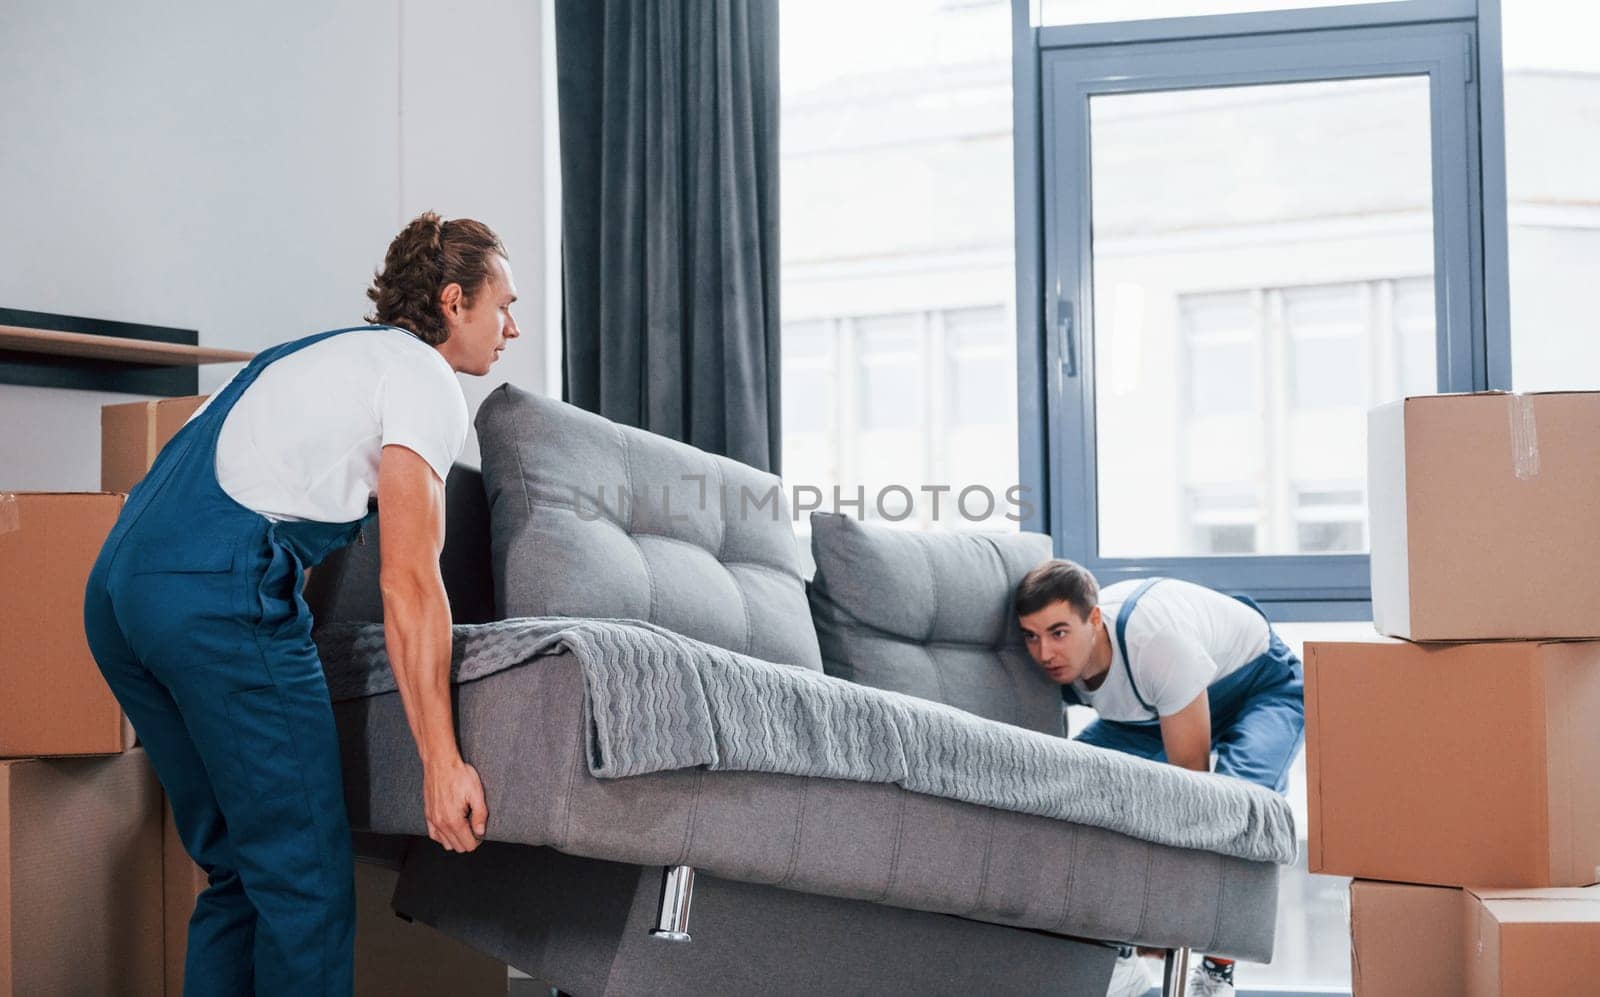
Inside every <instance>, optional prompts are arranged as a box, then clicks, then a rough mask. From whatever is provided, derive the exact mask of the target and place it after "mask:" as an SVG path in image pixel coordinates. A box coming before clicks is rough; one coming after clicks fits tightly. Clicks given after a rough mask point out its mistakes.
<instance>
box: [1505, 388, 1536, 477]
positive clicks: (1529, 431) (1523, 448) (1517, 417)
mask: <svg viewBox="0 0 1600 997" xmlns="http://www.w3.org/2000/svg"><path fill="white" fill-rule="evenodd" d="M1511 472H1512V473H1513V474H1515V475H1516V476H1517V479H1518V480H1520V481H1527V480H1528V479H1529V478H1532V477H1534V476H1535V475H1537V474H1538V473H1539V425H1538V423H1537V422H1535V421H1534V418H1533V399H1532V398H1531V397H1530V396H1528V395H1512V396H1511Z"/></svg>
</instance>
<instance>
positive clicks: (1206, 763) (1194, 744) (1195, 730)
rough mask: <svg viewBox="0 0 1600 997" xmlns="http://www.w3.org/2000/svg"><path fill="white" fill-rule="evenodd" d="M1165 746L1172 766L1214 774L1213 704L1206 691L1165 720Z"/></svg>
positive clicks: (1163, 742) (1163, 723)
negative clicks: (1212, 762)
mask: <svg viewBox="0 0 1600 997" xmlns="http://www.w3.org/2000/svg"><path fill="white" fill-rule="evenodd" d="M1161 744H1162V746H1163V747H1164V748H1165V749H1166V752H1167V761H1168V762H1169V763H1171V764H1173V765H1176V766H1178V767H1179V768H1186V769H1193V770H1194V771H1196V772H1209V771H1211V701H1210V699H1209V698H1207V696H1206V691H1205V690H1204V689H1202V690H1200V695H1198V696H1196V697H1195V698H1194V700H1193V701H1192V702H1191V703H1190V704H1189V705H1188V706H1185V707H1184V708H1183V709H1181V710H1179V711H1178V712H1176V713H1174V714H1172V715H1171V716H1166V717H1162V718H1161Z"/></svg>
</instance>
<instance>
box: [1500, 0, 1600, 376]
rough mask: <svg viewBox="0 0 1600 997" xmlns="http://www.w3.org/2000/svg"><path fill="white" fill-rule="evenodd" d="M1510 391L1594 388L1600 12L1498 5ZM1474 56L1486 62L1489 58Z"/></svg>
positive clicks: (1537, 2) (1546, 1)
mask: <svg viewBox="0 0 1600 997" xmlns="http://www.w3.org/2000/svg"><path fill="white" fill-rule="evenodd" d="M1497 6H1498V7H1499V9H1500V16H1501V18H1502V22H1503V30H1502V33H1503V37H1504V39H1505V44H1504V52H1505V55H1504V59H1505V62H1504V65H1505V163H1506V178H1505V179H1506V200H1507V204H1506V214H1507V223H1508V224H1507V228H1508V238H1509V260H1508V262H1509V268H1510V311H1511V325H1510V338H1511V343H1510V349H1511V375H1512V384H1498V385H1496V386H1498V387H1513V386H1514V387H1515V388H1516V390H1518V391H1556V390H1572V389H1580V390H1581V389H1587V390H1594V389H1596V388H1600V319H1597V318H1596V312H1595V307H1594V288H1593V283H1594V273H1595V264H1596V261H1597V260H1600V168H1597V164H1600V129H1597V128H1596V124H1595V123H1596V119H1597V117H1600V49H1597V48H1596V47H1595V45H1594V38H1595V36H1596V33H1597V32H1600V8H1597V7H1596V6H1595V5H1593V4H1574V3H1567V2H1564V0H1500V3H1499V4H1498V5H1497ZM1489 55H1490V54H1489V53H1485V57H1486V58H1487V57H1489Z"/></svg>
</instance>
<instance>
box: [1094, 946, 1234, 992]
mask: <svg viewBox="0 0 1600 997" xmlns="http://www.w3.org/2000/svg"><path fill="white" fill-rule="evenodd" d="M1127 952H1128V954H1127V955H1125V956H1121V957H1120V958H1118V959H1117V964H1116V966H1114V967H1113V968H1112V970H1111V984H1110V986H1108V987H1106V997H1144V995H1145V993H1146V992H1147V991H1148V990H1149V989H1150V987H1151V986H1152V984H1151V982H1150V973H1149V972H1148V971H1147V970H1146V969H1145V968H1144V960H1143V959H1142V958H1140V956H1139V953H1138V952H1136V951H1134V950H1133V949H1128V950H1127ZM1229 992H1230V993H1231V992H1232V991H1229Z"/></svg>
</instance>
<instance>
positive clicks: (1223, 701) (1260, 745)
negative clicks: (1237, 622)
mask: <svg viewBox="0 0 1600 997" xmlns="http://www.w3.org/2000/svg"><path fill="white" fill-rule="evenodd" d="M1159 581H1161V579H1160V578H1151V579H1148V580H1147V581H1145V583H1144V584H1142V585H1140V586H1139V587H1138V588H1136V589H1134V591H1133V594H1132V595H1130V596H1129V597H1128V598H1127V599H1126V600H1125V601H1124V602H1123V603H1122V608H1121V609H1120V610H1118V612H1117V625H1116V633H1117V648H1118V649H1119V650H1120V651H1121V652H1122V667H1123V668H1125V669H1127V678H1128V685H1129V686H1130V687H1131V688H1132V689H1133V695H1134V698H1135V699H1137V700H1138V701H1139V705H1140V706H1143V707H1144V708H1145V709H1147V710H1149V711H1150V719H1149V720H1141V721H1118V720H1095V721H1094V722H1092V723H1090V724H1089V726H1087V727H1085V728H1084V729H1083V733H1081V734H1079V735H1078V737H1077V739H1078V740H1079V741H1082V742H1083V743H1084V744H1092V745H1095V746H1096V747H1100V748H1110V749H1111V750H1113V751H1121V752H1123V753H1125V754H1129V755H1138V756H1139V757H1141V758H1150V759H1154V760H1155V761H1161V762H1164V761H1166V760H1167V753H1166V748H1165V746H1164V745H1163V744H1162V741H1161V723H1160V719H1159V717H1158V716H1157V714H1156V711H1155V710H1154V709H1153V708H1152V707H1151V706H1150V704H1149V703H1147V702H1145V699H1144V696H1143V695H1141V694H1140V692H1139V686H1138V684H1137V683H1135V682H1134V680H1133V668H1132V665H1131V664H1130V663H1129V661H1128V642H1127V630H1128V617H1130V616H1132V615H1133V608H1134V607H1135V606H1136V605H1138V603H1139V599H1140V597H1141V596H1143V595H1144V594H1145V593H1146V592H1148V591H1149V590H1150V586H1152V585H1154V584H1156V583H1157V582H1159ZM1234 598H1235V599H1238V600H1239V601H1240V602H1242V603H1244V604H1245V605H1247V606H1249V607H1250V608H1251V609H1254V610H1255V611H1256V612H1258V613H1261V616H1262V618H1263V619H1265V618H1266V615H1267V614H1266V613H1264V612H1262V611H1261V607H1260V606H1258V605H1256V603H1255V600H1253V599H1251V598H1250V597H1249V596H1243V595H1236V596H1234ZM1267 634H1268V641H1267V650H1266V651H1265V652H1264V653H1263V654H1261V655H1260V656H1259V657H1257V658H1256V659H1255V660H1253V661H1251V662H1250V663H1249V664H1247V665H1245V666H1244V667H1242V668H1240V669H1238V670H1237V671H1235V672H1233V673H1232V674H1230V675H1227V676H1225V677H1223V678H1222V679H1221V680H1219V681H1216V682H1213V683H1212V684H1211V685H1210V686H1209V687H1207V689H1206V698H1207V699H1208V700H1209V702H1210V705H1211V748H1212V750H1213V751H1215V752H1216V755H1217V763H1216V766H1215V768H1214V771H1215V772H1217V773H1219V774H1221V775H1231V776H1233V777H1234V778H1235V779H1243V780H1244V781H1246V782H1253V783H1255V784H1256V785H1258V786H1265V787H1266V788H1268V789H1271V790H1275V791H1277V792H1279V793H1283V792H1286V791H1287V790H1288V788H1289V766H1290V764H1291V763H1292V762H1293V761H1294V756H1295V753H1296V752H1297V751H1299V750H1300V742H1301V741H1302V740H1303V739H1304V737H1305V714H1306V711H1305V682H1304V678H1305V673H1304V669H1303V667H1302V666H1301V664H1300V659H1299V658H1297V657H1295V655H1294V652H1293V651H1290V650H1289V648H1288V646H1287V645H1285V644H1284V642H1283V640H1282V638H1280V637H1279V636H1278V634H1277V632H1276V631H1274V630H1273V629H1272V624H1271V623H1270V622H1269V623H1268V624H1267ZM1061 695H1062V698H1064V699H1065V700H1066V701H1067V702H1069V703H1073V704H1077V705H1084V704H1082V703H1081V702H1080V700H1079V699H1078V696H1077V693H1075V692H1074V691H1073V689H1072V686H1070V685H1068V686H1062V687H1061Z"/></svg>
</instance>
